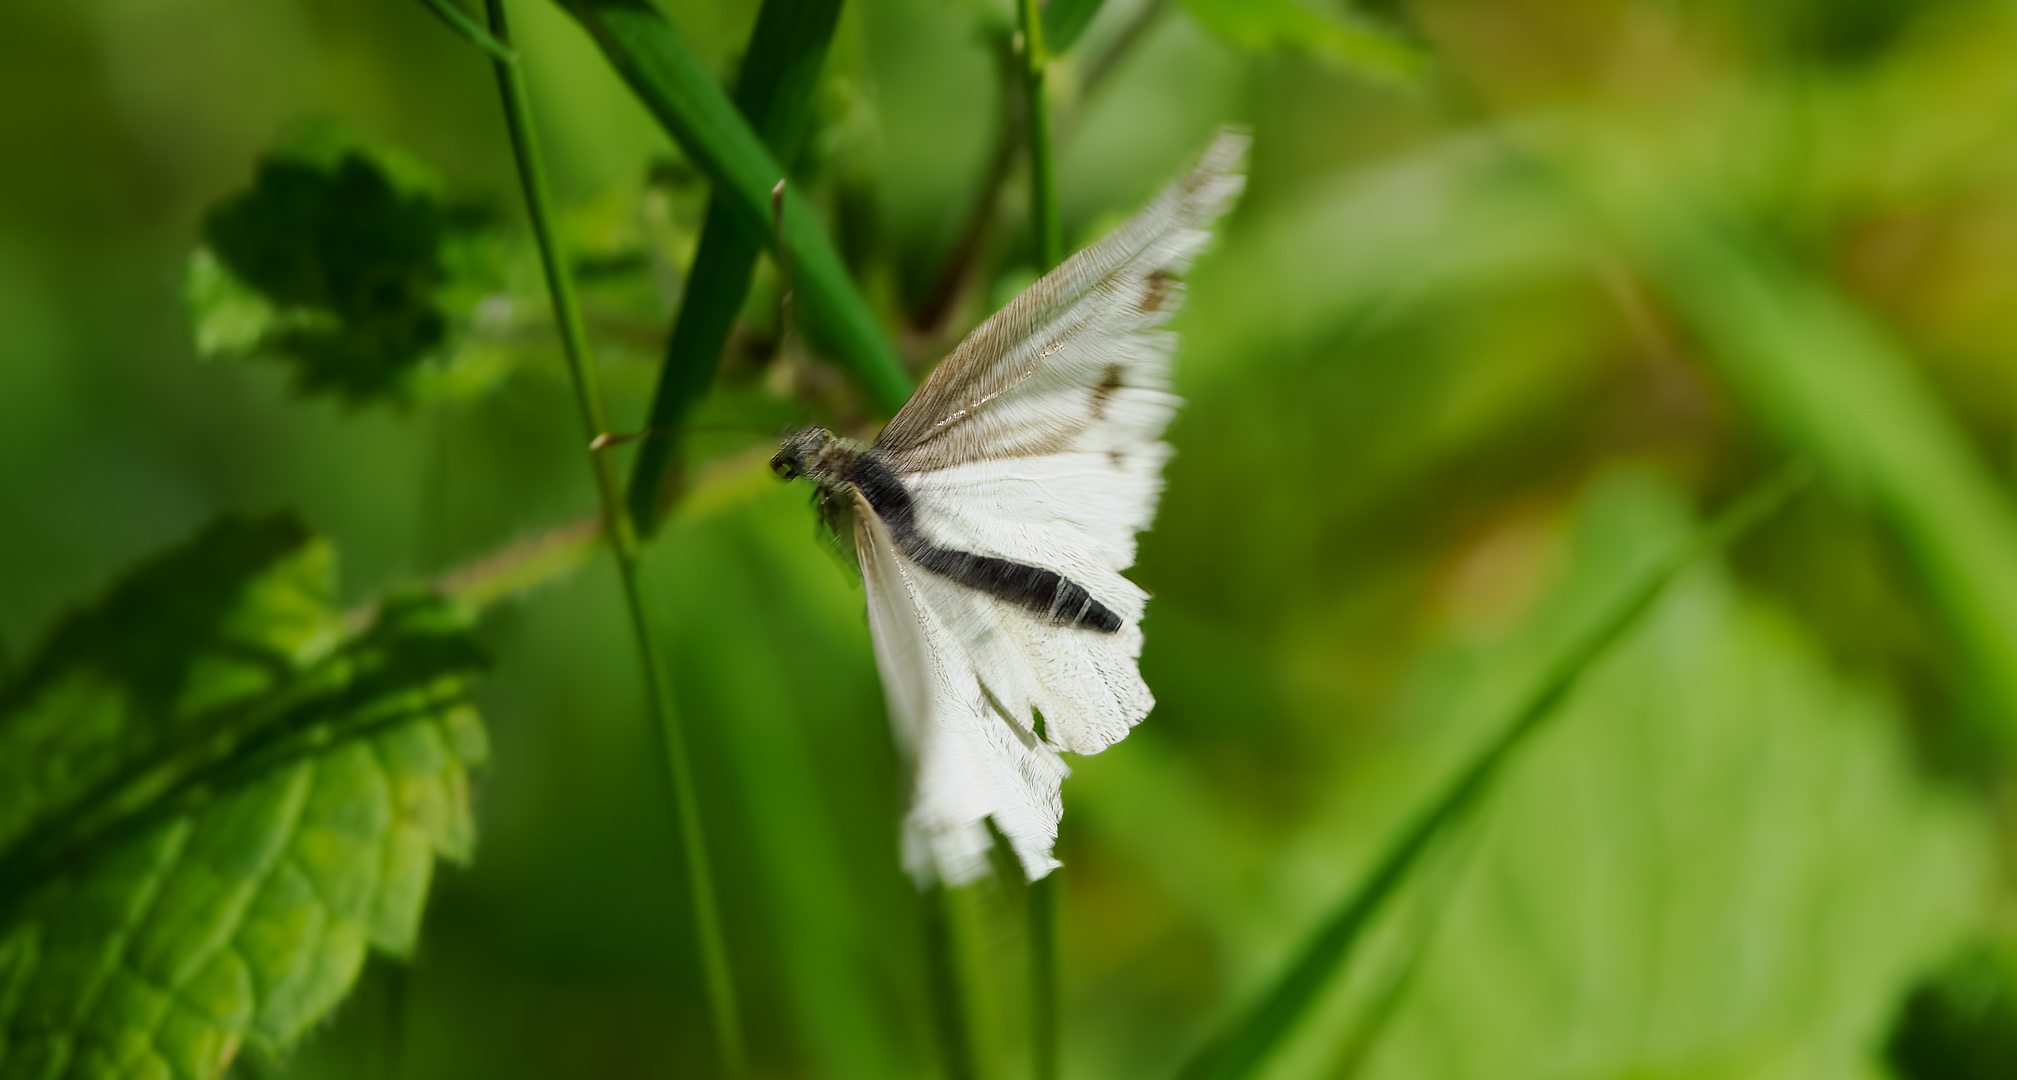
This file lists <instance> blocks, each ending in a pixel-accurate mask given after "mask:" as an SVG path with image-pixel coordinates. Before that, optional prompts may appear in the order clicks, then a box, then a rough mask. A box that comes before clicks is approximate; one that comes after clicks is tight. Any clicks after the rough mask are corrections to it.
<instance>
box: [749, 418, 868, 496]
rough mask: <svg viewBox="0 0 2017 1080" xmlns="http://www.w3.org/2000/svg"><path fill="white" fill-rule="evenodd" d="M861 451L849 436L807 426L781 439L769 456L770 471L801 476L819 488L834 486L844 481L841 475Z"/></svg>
mask: <svg viewBox="0 0 2017 1080" xmlns="http://www.w3.org/2000/svg"><path fill="white" fill-rule="evenodd" d="M861 451H862V447H861V445H860V444H859V443H856V442H855V441H854V440H852V439H843V438H841V437H840V436H838V435H835V434H834V433H833V432H831V431H828V430H827V429H825V428H818V427H809V428H806V429H804V430H802V431H797V432H794V433H792V434H791V435H790V436H788V437H787V438H786V439H785V440H784V445H783V446H782V447H780V448H778V451H777V453H776V454H775V455H773V456H772V457H771V459H770V471H771V472H774V473H776V474H777V475H778V477H779V478H780V479H783V480H796V479H798V478H799V477H804V478H806V479H808V480H811V481H812V482H813V483H815V484H818V485H820V486H821V487H834V486H837V485H839V484H842V483H844V482H845V481H844V479H843V478H844V477H846V475H847V471H848V469H849V468H851V467H852V466H853V465H854V462H855V459H856V458H857V457H860V456H861Z"/></svg>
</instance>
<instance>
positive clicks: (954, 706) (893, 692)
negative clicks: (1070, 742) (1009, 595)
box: [855, 503, 1071, 885]
mask: <svg viewBox="0 0 2017 1080" xmlns="http://www.w3.org/2000/svg"><path fill="white" fill-rule="evenodd" d="M855 546H856V550H857V552H858V553H859V556H860V562H861V575H862V583H863V586H864V587H865V589H866V591H867V593H868V620H869V630H870V636H871V637H872V638H873V639H874V642H875V657H876V666H877V668H878V669H879V670H880V672H881V674H882V681H883V689H884V692H885V694H886V696H887V697H888V699H889V707H890V718H891V720H892V721H893V723H894V726H895V729H896V734H897V740H898V742H899V743H901V744H902V746H903V749H904V751H905V756H906V757H907V758H908V759H909V761H911V762H912V764H913V768H914V770H915V772H914V778H913V786H914V789H915V790H914V793H913V797H912V800H911V808H910V812H909V813H908V814H907V815H906V816H905V818H904V842H903V848H904V865H905V866H906V867H907V868H908V869H909V870H910V872H911V874H912V876H913V877H915V878H917V879H918V880H919V882H920V883H926V882H929V881H932V880H944V881H946V882H948V883H950V884H955V885H957V884H961V883H964V882H967V881H971V880H973V879H974V878H976V877H979V876H981V875H982V874H983V873H985V872H986V870H987V865H988V863H987V851H988V846H989V844H990V838H989V836H988V831H987V820H988V819H989V818H992V819H994V821H995V823H996V825H997V827H999V828H1000V829H1001V830H1002V833H1003V835H1005V836H1007V837H1008V838H1009V842H1010V844H1011V846H1012V847H1014V849H1015V852H1016V856H1017V858H1018V859H1020V860H1021V862H1022V865H1023V869H1024V872H1025V873H1026V874H1027V875H1028V876H1029V877H1030V879H1031V880H1035V879H1036V878H1039V877H1042V876H1043V875H1044V874H1047V873H1049V872H1050V870H1051V869H1052V868H1053V867H1055V866H1057V865H1058V864H1057V860H1056V859H1054V858H1052V857H1051V853H1050V852H1051V845H1052V844H1053V843H1054V842H1055V841H1056V839H1057V828H1058V817H1059V815H1060V813H1061V810H1062V806H1061V803H1060V800H1059V794H1058V792H1059V788H1060V787H1061V785H1062V784H1063V783H1064V778H1065V776H1066V775H1067V774H1068V773H1070V771H1071V770H1070V769H1069V768H1068V767H1067V766H1066V765H1065V763H1064V759H1063V758H1061V757H1059V756H1058V754H1057V751H1055V750H1053V749H1052V748H1050V747H1049V746H1046V745H1044V744H1043V742H1042V741H1041V740H1039V739H1037V738H1036V735H1035V733H1034V732H1032V731H1031V730H1029V728H1028V727H1027V726H1024V725H1020V724H1017V723H1016V722H1015V721H1014V720H1013V719H1012V718H1011V716H1010V714H1009V713H1008V712H1007V709H1006V705H1005V702H1004V700H1003V699H1004V696H1006V699H1007V700H1009V701H1015V700H1021V699H1022V698H1023V697H1024V696H1025V695H1026V692H1027V691H1026V688H1025V687H1024V686H1023V683H1024V682H1026V681H1027V680H1028V678H1029V675H1028V674H1027V673H1026V672H1022V671H1020V670H1018V667H1017V661H1016V660H1015V657H1014V653H1013V651H1012V649H1005V648H1004V645H1005V644H1007V643H1005V642H1000V641H996V640H993V637H994V634H993V631H992V628H991V626H990V623H991V622H992V621H993V620H995V619H997V618H999V613H996V612H991V611H988V610H987V607H988V605H990V604H998V603H999V602H998V601H994V600H993V599H992V598H991V597H987V596H985V595H982V594H977V593H973V592H972V591H970V590H967V589H964V588H961V587H959V586H957V585H953V584H951V583H950V582H947V581H945V580H944V579H942V578H939V577H937V576H936V575H933V574H931V573H929V572H927V571H925V570H924V569H922V568H920V567H919V566H917V564H915V563H913V562H911V561H910V560H909V559H907V558H905V557H904V555H903V554H902V552H901V551H899V550H898V549H897V546H896V544H895V542H894V541H893V540H892V539H891V537H890V533H889V529H888V527H887V526H886V525H884V524H883V522H882V520H881V519H880V518H878V517H877V516H876V515H875V513H874V511H873V510H871V509H870V508H869V507H868V505H867V504H866V503H862V504H860V505H859V506H858V507H857V512H856V514H855ZM1024 618H1025V619H1027V616H1026V615H1025V616H1024ZM1024 715H1028V714H1027V713H1025V714H1024Z"/></svg>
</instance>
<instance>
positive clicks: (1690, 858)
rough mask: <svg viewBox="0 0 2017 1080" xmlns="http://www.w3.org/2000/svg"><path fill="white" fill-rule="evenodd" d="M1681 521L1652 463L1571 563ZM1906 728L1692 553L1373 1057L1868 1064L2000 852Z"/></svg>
mask: <svg viewBox="0 0 2017 1080" xmlns="http://www.w3.org/2000/svg"><path fill="white" fill-rule="evenodd" d="M1685 528H1686V525H1685V524H1684V518H1683V516H1682V512H1681V511H1679V510H1678V509H1677V508H1676V507H1675V505H1674V503H1673V501H1672V499H1671V498H1670V497H1666V496H1664V495H1662V494H1661V493H1660V492H1658V491H1657V489H1655V490H1648V489H1646V488H1644V487H1639V488H1636V489H1634V488H1622V489H1620V488H1615V487H1614V488H1613V489H1612V490H1611V491H1610V492H1609V493H1607V494H1606V495H1605V496H1604V497H1603V498H1601V499H1599V500H1598V501H1596V502H1595V503H1594V504H1593V505H1592V507H1591V508H1590V510H1589V512H1588V515H1587V517H1586V522H1585V524H1584V525H1583V528H1582V538H1581V540H1580V541H1579V543H1578V545H1577V548H1578V552H1577V557H1578V565H1580V564H1581V563H1582V562H1583V561H1585V560H1588V561H1590V562H1592V563H1593V564H1594V565H1596V566H1599V567H1602V566H1604V565H1606V564H1609V565H1613V566H1615V565H1617V562H1616V560H1617V558H1618V556H1619V554H1620V553H1623V552H1629V551H1632V550H1638V549H1641V548H1642V547H1643V545H1646V544H1649V543H1650V544H1662V543H1669V542H1671V540H1672V538H1673V537H1674V536H1675V535H1677V533H1678V532H1679V531H1680V530H1683V529H1685ZM1582 576H1583V575H1578V577H1582ZM1590 584H1591V582H1590V581H1588V580H1587V579H1586V580H1582V581H1578V580H1577V579H1576V578H1572V579H1571V580H1570V582H1569V584H1568V587H1567V590H1566V591H1565V597H1566V598H1570V599H1573V598H1574V597H1575V596H1576V595H1577V594H1578V593H1581V592H1584V591H1585V590H1586V589H1587V588H1588V586H1589V585H1590ZM1479 675H1480V676H1482V677H1483V678H1484V679H1485V680H1486V681H1485V682H1483V683H1480V684H1477V686H1478V688H1479V689H1483V688H1485V687H1487V686H1489V685H1490V683H1491V681H1494V677H1493V676H1492V674H1491V668H1490V667H1489V666H1488V667H1486V668H1484V669H1481V670H1480V672H1479ZM1445 692H1447V693H1453V694H1455V695H1457V696H1456V697H1455V698H1453V699H1452V698H1446V699H1445V700H1446V701H1461V700H1463V697H1464V690H1463V688H1461V687H1450V688H1447V689H1446V691H1445ZM1900 731H1901V725H1900V723H1899V721H1898V718H1897V717H1896V716H1895V715H1894V713H1893V710H1892V708H1891V707H1890V705H1889V704H1888V703H1887V702H1885V701H1884V700H1883V699H1882V698H1881V697H1878V696H1876V695H1873V694H1871V693H1869V692H1868V691H1866V690H1864V689H1862V688H1860V687H1857V686H1854V685H1850V684H1846V683H1844V682H1843V681H1842V680H1841V679H1839V678H1838V677H1837V676H1836V675H1834V674H1833V673H1832V672H1831V671H1830V670H1829V669H1828V667H1827V665H1826V664H1825V663H1824V662H1823V661H1822V659H1821V658H1820V657H1819V656H1818V655H1817V654H1816V652H1815V650H1814V649H1813V648H1812V646H1811V645H1809V644H1808V643H1807V642H1806V641H1805V640H1804V638H1803V635H1802V634H1801V633H1800V631H1799V630H1798V629H1797V628H1796V627H1795V626H1793V625H1792V624H1790V623H1788V622H1787V621H1786V620H1785V619H1783V618H1781V617H1780V616H1778V615H1777V614H1775V613H1773V612H1771V611H1768V610H1766V609H1764V608H1763V607H1761V606H1760V605H1758V604H1756V603H1754V602H1752V601H1749V600H1747V599H1745V598H1744V597H1743V596H1742V595H1741V594H1739V593H1738V592H1737V591H1736V589H1735V588H1734V587H1733V586H1732V585H1731V584H1730V582H1729V581H1728V580H1727V578H1725V577H1724V576H1723V575H1722V574H1720V573H1718V572H1714V571H1712V570H1708V569H1704V570H1702V571H1700V572H1697V573H1694V574H1691V575H1690V576H1688V577H1687V578H1686V579H1684V580H1683V581H1682V582H1680V583H1678V584H1677V586H1676V588H1675V590H1674V591H1673V592H1672V594H1671V598H1670V599H1669V600H1668V601H1667V602H1665V603H1663V604H1662V605H1661V607H1660V608H1659V609H1658V611H1657V612H1656V613H1655V614H1654V616H1653V617H1652V618H1651V619H1650V620H1648V621H1647V622H1645V623H1644V624H1642V626H1641V629H1640V630H1638V631H1637V632H1635V633H1633V634H1632V635H1631V636H1630V637H1629V638H1628V639H1627V640H1625V641H1624V642H1621V643H1620V645H1619V646H1618V647H1617V648H1616V649H1614V650H1613V651H1612V652H1611V654H1610V655H1609V656H1608V657H1607V658H1606V660H1605V661H1604V662H1603V663H1601V664H1600V665H1599V666H1598V667H1597V669H1596V670H1594V671H1593V672H1592V673H1591V675H1590V677H1589V678H1588V679H1587V680H1586V681H1585V683H1584V685H1583V687H1582V689H1581V690H1579V691H1578V692H1577V693H1576V694H1575V696H1574V697H1573V698H1572V699H1571V700H1570V701H1569V702H1568V703H1567V704H1566V706H1565V711H1564V714H1563V715H1562V717H1561V718H1560V720H1559V722H1558V724H1557V726H1556V727H1554V728H1552V729H1551V731H1550V733H1549V734H1548V736H1547V737H1546V738H1544V739H1541V740H1539V741H1538V742H1537V743H1536V744H1535V745H1534V746H1533V747H1532V749H1531V753H1530V754H1529V755H1528V756H1527V757H1526V758H1525V759H1524V760H1523V761H1522V763H1521V765H1520V766H1519V769H1518V770H1517V772H1516V773H1515V774H1512V775H1510V776H1509V777H1508V782H1507V784H1506V786H1505V787H1504V788H1502V789H1501V791H1500V794H1499V795H1498V796H1497V797H1496V798H1495V799H1494V801H1493V804H1492V806H1493V808H1492V811H1491V814H1490V816H1489V818H1488V819H1487V820H1486V822H1485V823H1484V831H1483V833H1482V835H1481V836H1480V837H1479V839H1478V841H1477V843H1478V849H1477V850H1476V851H1475V852H1474V853H1473V854H1472V856H1471V863H1470V867H1469V869H1468V871H1467V872H1466V877H1465V883H1464V884H1463V885H1461V886H1460V887H1459V891H1458V893H1457V894H1456V895H1455V896H1454V897H1453V898H1452V900H1451V902H1450V905H1449V908H1448V912H1447V915H1446V916H1445V917H1444V919H1443V920H1442V924H1441V925H1440V926H1439V927H1438V928H1437V930H1436V931H1435V933H1434V935H1433V938H1432V940H1431V941H1430V943H1429V946H1428V952H1427V953H1426V955H1425V956H1424V957H1423V959H1422V967H1421V969H1420V970H1419V971H1418V972H1416V973H1415V974H1414V976H1413V981H1412V984H1411V988H1410V989H1409V991H1408V993H1407V996H1406V998H1405V1000H1404V1001H1402V1002H1401V1003H1400V1005H1399V1006H1398V1009H1397V1011H1396V1013H1395V1015H1394V1016H1393V1018H1392V1020H1391V1022H1390V1024H1389V1026H1388V1028H1387V1030H1386V1034H1385V1037H1384V1040H1383V1041H1382V1042H1381V1043H1380V1044H1379V1045H1377V1046H1376V1047H1374V1048H1373V1051H1372V1055H1371V1057H1370V1059H1369V1060H1368V1061H1367V1062H1366V1068H1365V1070H1364V1075H1367V1076H1371V1077H1403V1076H1440V1077H1453V1078H1462V1077H1469V1076H1478V1077H1485V1076H1490V1077H1508V1076H1514V1077H1517V1076H1564V1075H1567V1076H1721V1077H1746V1076H1757V1077H1766V1076H1770V1077H1804V1076H1814V1077H1822V1076H1828V1077H1839V1076H1855V1075H1873V1074H1874V1070H1875V1067H1876V1064H1877V1063H1876V1061H1875V1060H1874V1058H1873V1056H1872V1055H1873V1054H1874V1052H1875V1050H1876V1048H1877V1047H1878V1046H1879V1045H1880V1043H1881V1040H1882V1035H1883V1032H1884V1030H1885V1027H1886V1025H1887V1023H1888V1021H1889V1013H1890V1010H1891V1008H1892V1006H1893V1003H1894V1002H1895V1001H1896V1000H1897V998H1898V995H1899V993H1900V991H1901V988H1902V987H1903V986H1904V985H1905V983H1906V982H1907V981H1908V980H1909V979H1910V978H1911V976H1912V975H1913V974H1914V973H1915V972H1917V971H1919V970H1921V969H1922V968H1923V966H1924V965H1925V964H1926V963H1927V962H1928V960H1929V959H1930V958H1932V957H1935V956H1938V955H1941V954H1942V953H1944V952H1945V951H1947V950H1948V949H1950V948H1952V947H1953V945H1954V944H1955V942H1956V941H1957V940H1958V939H1960V938H1961V937H1962V936H1963V935H1965V934H1967V933H1969V932H1970V931H1971V927H1972V926H1974V925H1976V924H1977V923H1978V920H1979V919H1980V918H1981V917H1982V912H1981V911H1980V909H1979V906H1978V905H1979V900H1978V896H1979V888H1980V885H1981V884H1982V882H1983V880H1984V875H1985V874H1986V873H1987V872H1988V861H1987V860H1988V856H1989V849H1988V846H1987V844H1986V839H1987V838H1986V836H1985V835H1984V833H1983V832H1982V830H1981V829H1980V827H1979V823H1978V822H1977V821H1976V820H1975V819H1973V818H1972V817H1971V816H1970V815H1969V813H1968V812H1967V810H1966V809H1965V808H1964V807H1963V806H1961V805H1960V804H1959V803H1958V802H1956V801H1955V800H1953V799H1951V798H1948V797H1945V796H1943V795H1941V794H1939V793H1937V792H1936V791H1935V790H1933V789H1931V788H1930V787H1929V786H1928V785H1927V784H1926V783H1925V782H1924V781H1922V780H1921V779H1920V778H1919V777H1917V776H1916V775H1915V774H1914V771H1913V769H1912V766H1911V761H1910V756H1909V751H1908V750H1907V748H1906V747H1905V746H1904V745H1903V744H1902V740H1901V735H1900ZM1482 735H1483V733H1481V737H1482ZM1364 990H1365V988H1364V987H1363V986H1358V987H1354V986H1352V985H1350V984H1349V983H1345V984H1341V985H1339V986H1338V987H1336V988H1334V991H1333V993H1332V997H1331V1000H1330V1002H1329V1003H1328V1005H1327V1006H1326V1009H1325V1011H1324V1012H1323V1013H1322V1014H1321V1015H1323V1016H1324V1017H1325V1018H1327V1019H1331V1020H1335V1019H1336V1018H1337V1017H1338V1016H1340V1015H1350V1014H1352V1013H1353V1012H1355V1011H1357V1010H1358V1009H1360V1008H1363V1007H1365V1000H1364ZM1344 1026H1345V1025H1342V1024H1336V1023H1333V1024H1325V1025H1319V1024H1310V1025H1306V1026H1305V1029H1304V1037H1302V1038H1301V1039H1299V1040H1298V1042H1297V1044H1296V1045H1295V1047H1294V1049H1293V1051H1292V1052H1291V1053H1289V1054H1287V1055H1285V1056H1284V1059H1283V1060H1282V1061H1281V1062H1280V1066H1281V1068H1280V1069H1278V1070H1277V1071H1274V1072H1271V1073H1270V1075H1291V1074H1296V1070H1297V1069H1298V1067H1300V1068H1301V1069H1302V1070H1304V1071H1305V1072H1304V1074H1306V1073H1307V1071H1308V1070H1310V1069H1311V1068H1312V1063H1313V1062H1322V1061H1325V1060H1328V1059H1329V1057H1330V1055H1331V1054H1333V1053H1335V1052H1336V1050H1337V1047H1336V1046H1335V1045H1334V1040H1335V1036H1336V1033H1337V1031H1339V1030H1340V1029H1342V1028H1343V1027H1344Z"/></svg>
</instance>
